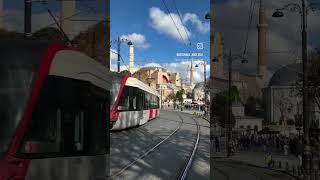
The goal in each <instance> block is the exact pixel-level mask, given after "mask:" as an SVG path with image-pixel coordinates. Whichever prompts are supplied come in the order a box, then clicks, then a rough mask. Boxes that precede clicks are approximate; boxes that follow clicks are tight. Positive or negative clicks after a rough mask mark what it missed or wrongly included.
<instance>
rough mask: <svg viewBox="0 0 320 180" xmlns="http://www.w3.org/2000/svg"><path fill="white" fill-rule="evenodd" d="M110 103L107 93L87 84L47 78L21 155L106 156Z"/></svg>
mask: <svg viewBox="0 0 320 180" xmlns="http://www.w3.org/2000/svg"><path fill="white" fill-rule="evenodd" d="M53 89H54V90H53ZM98 91H100V92H98ZM88 94H89V95H88ZM109 101H110V96H109V94H108V91H105V90H103V89H101V88H100V89H99V88H98V89H97V88H93V85H91V84H90V83H88V82H84V81H78V80H70V79H67V78H59V77H54V78H48V79H46V80H45V83H44V86H43V88H42V89H41V93H40V96H39V100H38V102H37V104H36V106H35V109H34V111H33V113H32V116H31V119H30V123H29V124H28V127H27V129H26V135H25V137H24V139H23V143H22V144H21V146H20V150H19V152H20V155H22V156H24V155H25V156H30V155H31V158H32V157H35V158H41V157H48V156H49V157H51V156H52V157H55V156H75V155H97V154H105V153H106V152H107V141H108V139H107V136H106V132H105V130H106V129H107V123H106V122H107V118H106V117H108V115H109V114H108V113H109V111H110V110H109V106H108V104H107V103H108V102H109Z"/></svg>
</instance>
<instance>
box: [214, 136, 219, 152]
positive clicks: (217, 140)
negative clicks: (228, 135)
mask: <svg viewBox="0 0 320 180" xmlns="http://www.w3.org/2000/svg"><path fill="white" fill-rule="evenodd" d="M215 144H216V152H220V143H219V138H218V136H216V137H215Z"/></svg>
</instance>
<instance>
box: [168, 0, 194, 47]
mask: <svg viewBox="0 0 320 180" xmlns="http://www.w3.org/2000/svg"><path fill="white" fill-rule="evenodd" d="M172 1H173V5H174V7H175V9H176V11H177V13H178V17H179V19H180V21H181V23H182V25H183V29H184V32H185V34H186V37H187V40H188V42H189V44H191V40H190V38H189V34H188V31H187V28H186V25H185V24H184V23H183V20H182V15H181V13H180V11H179V9H178V8H177V4H176V1H175V0H172Z"/></svg>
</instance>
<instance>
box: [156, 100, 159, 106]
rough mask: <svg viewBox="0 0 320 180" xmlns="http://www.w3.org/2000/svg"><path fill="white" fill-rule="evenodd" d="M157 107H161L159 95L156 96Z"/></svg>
mask: <svg viewBox="0 0 320 180" xmlns="http://www.w3.org/2000/svg"><path fill="white" fill-rule="evenodd" d="M156 108H159V97H156Z"/></svg>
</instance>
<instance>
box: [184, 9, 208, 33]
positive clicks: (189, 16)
mask: <svg viewBox="0 0 320 180" xmlns="http://www.w3.org/2000/svg"><path fill="white" fill-rule="evenodd" d="M189 21H190V22H191V23H192V24H193V25H195V26H196V28H197V30H198V31H199V32H201V33H207V32H210V25H209V23H202V22H201V21H200V19H199V17H198V16H197V15H196V14H194V13H186V14H185V15H184V17H183V23H184V24H186V23H187V22H189Z"/></svg>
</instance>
